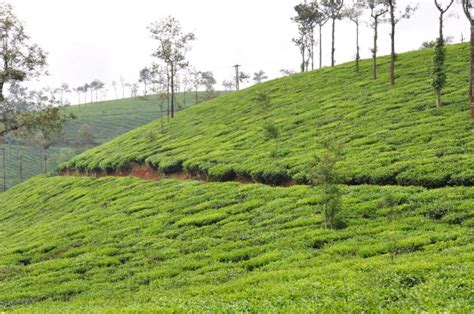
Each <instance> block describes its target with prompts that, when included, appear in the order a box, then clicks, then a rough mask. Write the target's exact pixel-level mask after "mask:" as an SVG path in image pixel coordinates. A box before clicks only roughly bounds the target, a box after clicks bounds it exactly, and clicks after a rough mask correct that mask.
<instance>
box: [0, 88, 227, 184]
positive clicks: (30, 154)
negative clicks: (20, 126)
mask: <svg viewBox="0 0 474 314" xmlns="http://www.w3.org/2000/svg"><path fill="white" fill-rule="evenodd" d="M219 94H220V93H217V95H219ZM203 97H204V93H202V92H200V93H199V94H198V101H200V100H201V99H202V98H203ZM162 101H163V100H161V99H160V96H159V95H150V96H148V97H147V98H143V97H140V98H128V99H123V100H122V99H120V100H113V101H104V102H97V103H93V104H86V105H80V106H70V107H68V108H67V109H66V110H67V111H68V112H70V113H73V114H74V115H75V116H76V119H74V120H71V121H68V122H67V123H66V125H65V130H64V131H65V138H64V141H62V142H59V143H56V144H55V145H54V146H53V148H51V149H50V150H49V151H48V152H47V153H46V155H47V156H48V160H47V162H46V164H47V167H46V169H47V172H50V171H53V170H55V169H56V166H57V164H58V163H59V162H64V161H66V160H68V159H70V158H71V157H72V156H74V155H76V154H78V153H80V152H81V151H82V150H83V149H82V148H80V147H78V146H77V144H76V143H77V140H78V138H79V130H80V128H81V126H82V125H88V126H89V128H90V130H91V131H92V132H93V135H94V138H93V143H91V144H90V145H89V146H96V145H99V144H102V143H104V142H106V141H109V140H111V139H113V138H115V137H117V136H119V135H121V134H123V133H125V132H127V131H130V130H132V129H135V128H137V127H139V126H142V125H145V124H147V123H149V122H151V121H154V120H156V119H159V117H160V103H161V102H162ZM177 101H178V108H177V109H178V110H181V109H183V108H186V107H189V106H190V105H193V104H194V103H195V102H196V100H195V94H194V93H186V94H183V93H180V94H178V95H177ZM163 110H164V111H165V112H164V113H165V114H166V105H164V107H163ZM4 147H5V149H6V158H5V163H6V166H5V170H6V176H5V181H6V188H7V189H8V188H10V187H12V186H14V185H16V184H18V183H20V182H22V181H24V180H25V179H28V178H31V177H33V176H35V175H38V174H43V173H44V172H45V171H44V169H45V167H44V156H45V152H44V151H43V149H41V148H38V147H33V146H26V145H15V144H12V145H3V144H0V191H3V154H2V153H3V151H2V149H3V148H4ZM20 155H21V156H22V162H21V163H20V159H19V156H20Z"/></svg>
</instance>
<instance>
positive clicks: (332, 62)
mask: <svg viewBox="0 0 474 314" xmlns="http://www.w3.org/2000/svg"><path fill="white" fill-rule="evenodd" d="M335 41H336V18H333V19H332V49H331V67H334V64H335V61H334V54H335V52H336V47H335Z"/></svg>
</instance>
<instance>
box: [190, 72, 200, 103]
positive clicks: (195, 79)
mask: <svg viewBox="0 0 474 314" xmlns="http://www.w3.org/2000/svg"><path fill="white" fill-rule="evenodd" d="M191 77H192V85H193V87H194V93H195V94H194V96H195V101H194V103H195V104H197V103H199V87H200V86H201V85H202V73H201V71H198V70H196V69H192V70H191Z"/></svg>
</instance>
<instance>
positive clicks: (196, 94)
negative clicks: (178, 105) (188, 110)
mask: <svg viewBox="0 0 474 314" xmlns="http://www.w3.org/2000/svg"><path fill="white" fill-rule="evenodd" d="M194 96H195V98H196V102H195V103H194V104H197V103H198V89H197V88H196V93H195V95H194Z"/></svg>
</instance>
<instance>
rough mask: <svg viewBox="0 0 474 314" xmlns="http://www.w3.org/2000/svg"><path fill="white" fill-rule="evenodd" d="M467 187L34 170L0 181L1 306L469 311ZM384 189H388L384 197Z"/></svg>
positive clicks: (473, 193) (472, 222)
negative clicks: (323, 188)
mask: <svg viewBox="0 0 474 314" xmlns="http://www.w3.org/2000/svg"><path fill="white" fill-rule="evenodd" d="M473 198H474V188H466V187H457V188H443V189H436V190H426V189H424V188H420V187H377V186H357V187H346V188H344V197H343V208H344V210H343V212H342V216H343V217H344V219H345V220H346V222H347V224H348V227H347V228H346V229H344V230H327V229H325V228H324V227H323V224H322V222H321V215H320V214H319V213H320V211H321V208H322V204H321V203H320V200H321V194H320V193H319V191H318V190H317V189H313V188H310V187H306V186H298V187H291V188H274V187H268V186H264V185H242V184H239V183H198V182H195V181H175V180H164V181H160V182H150V181H148V182H147V181H141V180H138V179H133V178H104V179H92V178H67V177H56V178H46V177H44V178H41V177H40V178H35V179H32V180H30V181H28V182H26V183H23V184H21V185H19V186H17V187H15V188H13V189H11V190H9V191H7V192H6V193H3V194H0V204H2V208H1V210H0V243H2V245H1V246H0V311H1V310H13V311H15V310H16V311H20V312H42V311H45V312H49V311H51V310H53V311H54V310H59V309H60V311H61V312H68V311H71V312H77V313H81V312H84V311H87V312H95V311H99V312H103V311H113V310H116V311H118V310H120V311H130V312H137V311H142V312H150V311H156V312H160V311H167V312H171V311H175V312H189V311H192V310H195V311H197V312H203V311H212V312H228V311H236V312H247V311H250V312H255V311H257V312H277V311H280V312H288V311H290V312H295V311H298V312H302V311H307V312H309V311H311V312H313V311H314V310H315V309H318V310H319V311H322V312H328V311H329V312H350V311H352V312H361V311H366V312H371V311H381V310H382V311H383V310H389V309H392V310H393V309H396V310H397V311H401V312H404V311H409V312H415V311H427V312H466V313H467V312H471V311H472V310H474V308H473V302H472V300H473V297H474V296H473V294H472V287H473V285H474V282H473V278H474V268H473V267H474V253H473V252H474V244H473V243H474V241H473V240H474V237H473V233H472V227H474V212H473V206H472V205H473V203H472V200H473ZM387 200H390V201H387Z"/></svg>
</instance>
